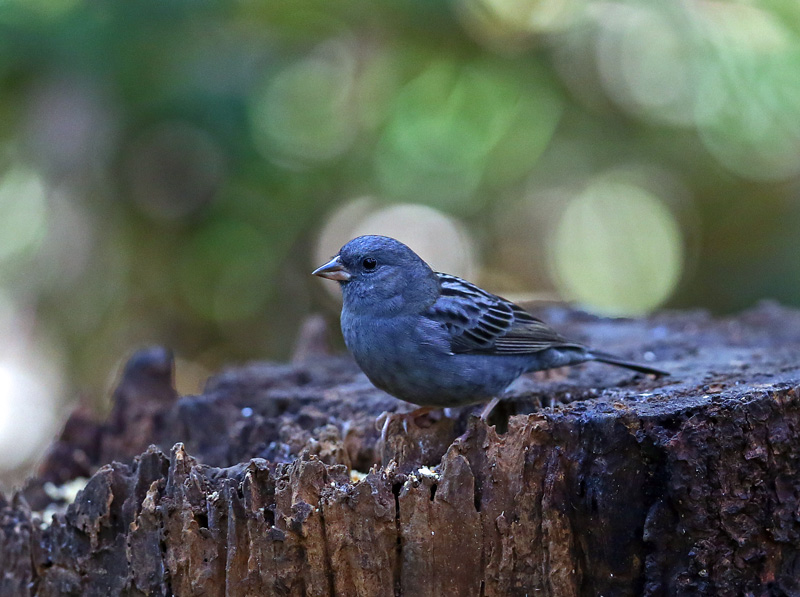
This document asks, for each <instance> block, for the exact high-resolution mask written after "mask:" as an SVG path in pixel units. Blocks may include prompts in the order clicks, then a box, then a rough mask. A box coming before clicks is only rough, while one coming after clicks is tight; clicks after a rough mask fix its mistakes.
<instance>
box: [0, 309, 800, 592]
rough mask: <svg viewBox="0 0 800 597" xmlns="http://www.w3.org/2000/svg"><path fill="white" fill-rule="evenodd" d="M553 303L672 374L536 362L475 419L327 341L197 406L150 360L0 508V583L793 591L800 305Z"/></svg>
mask: <svg viewBox="0 0 800 597" xmlns="http://www.w3.org/2000/svg"><path fill="white" fill-rule="evenodd" d="M544 316H545V317H546V318H547V319H549V320H550V321H552V322H553V323H555V324H557V325H558V327H559V328H560V329H563V330H564V331H565V332H567V333H569V334H570V335H572V336H582V337H583V338H584V339H586V340H587V342H590V343H592V344H595V345H602V346H604V347H605V348H607V349H608V350H613V351H616V352H619V353H622V354H624V355H626V356H631V357H637V358H640V359H641V358H645V357H647V356H649V357H651V358H652V359H654V360H655V361H657V362H658V363H659V365H663V366H665V367H667V368H669V369H671V370H672V371H673V373H674V374H673V376H671V377H670V378H666V379H659V380H655V379H651V378H645V377H642V376H636V375H633V374H631V373H629V372H626V371H621V370H616V369H611V368H604V367H601V366H599V365H586V366H582V367H577V368H574V369H573V370H572V371H570V372H569V374H568V375H566V374H564V373H557V374H556V375H550V376H549V377H548V378H547V379H544V378H535V379H532V380H528V381H526V382H523V383H521V384H519V386H518V387H517V388H516V389H515V390H514V391H513V392H512V393H511V395H510V396H509V399H508V400H506V401H504V403H502V404H501V406H500V407H499V408H498V410H497V411H496V413H495V414H494V415H493V417H492V419H491V420H490V421H489V422H490V424H491V426H487V425H486V424H484V423H482V422H481V421H480V420H478V419H477V418H476V417H474V416H471V415H470V412H471V410H474V409H461V410H457V411H454V412H452V413H449V414H450V416H449V417H432V418H431V417H423V418H417V419H412V418H408V417H402V416H400V415H398V412H402V411H406V410H410V407H409V406H408V405H405V404H404V403H401V402H399V401H396V400H394V399H392V398H391V397H388V396H386V395H385V394H382V393H380V392H379V391H377V390H375V389H373V388H372V387H371V386H370V385H369V383H368V382H367V381H366V380H365V379H364V378H363V376H362V375H360V374H359V372H358V370H357V369H356V368H355V366H354V365H353V363H352V362H351V361H350V360H349V359H347V358H344V357H330V356H324V355H322V354H321V353H320V348H319V343H318V342H316V340H313V339H312V340H311V344H312V345H313V349H311V350H308V349H303V348H302V347H301V348H299V349H298V351H297V353H296V354H298V355H299V357H298V359H297V361H296V362H295V363H293V364H288V365H274V364H254V365H251V366H248V367H244V368H240V369H233V370H230V371H227V372H225V373H223V374H221V375H219V376H217V377H215V378H213V379H212V380H211V381H210V382H209V384H208V387H207V388H206V391H205V392H204V394H203V395H201V396H189V397H178V396H177V395H175V393H174V391H173V390H172V385H171V375H170V372H171V368H172V363H171V358H170V356H169V354H168V353H167V352H165V351H163V350H160V349H152V350H149V351H144V352H142V353H139V354H138V355H136V356H135V357H134V359H132V360H131V361H130V362H129V364H128V366H127V368H126V371H125V373H124V375H123V378H122V379H121V381H120V384H119V386H118V389H117V391H116V393H115V407H114V411H113V415H112V417H110V419H109V421H108V422H95V421H93V420H91V418H90V417H89V416H88V415H87V414H86V413H84V412H77V413H76V414H75V415H74V416H73V418H72V419H71V420H70V422H68V423H67V425H66V427H65V431H64V433H63V435H62V437H61V439H60V441H59V442H57V443H56V444H54V446H53V447H52V449H51V451H50V453H49V456H48V457H47V458H46V459H45V460H44V462H43V465H42V469H41V471H40V474H39V476H38V478H37V479H33V480H32V481H31V482H29V484H28V485H27V486H26V487H25V488H24V489H23V490H22V491H21V492H19V493H17V494H15V495H14V496H12V497H11V498H9V499H2V498H0V595H4V596H5V595H9V596H15V595H115V594H124V595H172V594H174V595H297V596H300V595H387V596H391V595H403V596H415V597H416V596H426V595H430V596H434V595H436V596H440V595H486V596H489V595H553V596H564V595H567V596H568V595H695V594H696V595H729V594H730V595H738V594H753V595H797V594H800V580H799V579H800V522H799V521H800V313H798V312H797V311H792V310H788V309H783V308H780V307H778V306H775V305H771V304H765V305H762V306H760V307H759V308H756V309H754V310H752V311H749V312H746V313H744V314H742V315H741V316H738V317H735V318H731V319H724V320H712V319H711V318H709V317H708V316H706V315H704V314H702V313H683V314H681V313H678V314H664V315H660V316H657V317H654V318H652V319H650V320H646V321H627V320H626V321H608V320H602V319H594V318H591V317H588V316H585V315H581V314H576V313H570V312H567V311H563V310H558V309H553V310H551V311H549V312H548V313H545V314H544ZM647 353H650V354H647ZM384 412H385V413H386V414H383V415H382V413H384ZM176 442H180V443H177V444H176ZM150 443H152V444H155V446H160V447H155V446H153V447H150V448H148V449H147V450H146V451H144V453H142V454H139V453H140V452H141V451H142V449H143V446H146V445H148V444H150ZM173 444H175V445H174V447H173ZM112 458H113V459H117V460H118V462H114V463H111V464H109V460H111V459H112ZM370 469H371V470H370ZM352 470H360V471H364V472H366V471H368V470H369V473H368V474H367V475H366V476H360V475H355V476H354V477H351V471H352ZM90 472H91V473H93V475H92V477H91V478H90V479H89V481H88V483H87V484H86V487H85V488H84V489H83V490H82V492H81V493H80V494H79V495H78V497H77V499H76V500H75V502H74V503H72V504H70V505H68V506H66V508H65V509H64V511H63V512H61V513H59V514H56V516H55V517H54V518H53V521H52V523H50V524H46V523H44V522H42V521H41V520H40V516H39V515H38V514H36V512H40V511H42V510H43V509H44V508H45V507H48V506H49V507H51V508H52V507H53V503H52V502H53V501H54V500H53V498H51V497H50V495H52V494H53V492H52V488H51V487H50V486H46V485H45V483H46V482H50V483H63V482H65V481H67V480H69V479H70V478H72V477H74V476H76V475H79V474H86V473H90ZM48 492H49V493H48Z"/></svg>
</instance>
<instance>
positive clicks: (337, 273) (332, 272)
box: [311, 255, 352, 282]
mask: <svg viewBox="0 0 800 597" xmlns="http://www.w3.org/2000/svg"><path fill="white" fill-rule="evenodd" d="M311 273H312V275H314V276H319V277H320V278H327V279H328V280H336V281H337V282H347V281H348V280H349V279H350V278H351V277H352V275H351V274H350V272H348V271H347V268H346V267H345V266H344V264H343V263H342V260H341V259H339V256H338V255H337V256H336V257H334V258H333V259H331V260H330V261H329V262H328V263H326V264H325V265H323V266H321V267H318V268H317V269H315V270H314V271H313V272H311Z"/></svg>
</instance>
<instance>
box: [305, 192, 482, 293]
mask: <svg viewBox="0 0 800 597" xmlns="http://www.w3.org/2000/svg"><path fill="white" fill-rule="evenodd" d="M364 234H380V235H383V236H390V237H392V238H396V239H397V240H399V241H401V242H404V243H405V244H407V245H408V246H409V247H411V248H412V249H413V250H414V251H415V252H416V253H417V254H418V255H419V256H420V257H422V258H423V259H424V260H425V261H427V262H428V264H430V266H431V267H432V268H434V269H435V270H437V271H443V272H447V273H450V274H454V275H457V276H462V277H465V278H468V279H469V278H472V277H473V276H474V275H475V272H476V271H477V255H476V250H475V243H474V241H473V240H472V238H471V237H470V235H469V233H468V232H467V231H466V230H465V229H464V227H463V226H462V225H461V223H460V222H459V221H458V220H456V219H455V218H453V217H451V216H448V215H446V214H444V213H442V212H441V211H439V210H436V209H434V208H432V207H429V206H426V205H419V204H413V203H405V204H396V205H390V206H388V207H380V206H379V205H378V204H377V202H376V201H374V200H371V199H369V198H363V197H362V198H359V199H356V200H353V201H351V202H348V203H346V204H345V205H343V206H342V207H341V208H339V210H337V212H335V213H334V214H333V215H332V216H331V218H330V219H329V220H328V224H327V225H326V226H325V228H324V229H323V230H322V232H321V233H320V236H319V240H318V242H317V247H316V251H315V252H314V256H315V264H316V265H320V264H322V263H324V262H325V261H327V260H328V259H330V257H331V255H335V254H336V253H337V252H338V251H339V249H340V248H341V247H342V245H344V244H345V243H346V242H347V241H349V240H351V239H353V238H355V237H357V236H361V235H364ZM324 286H325V288H326V289H328V291H330V292H331V293H335V294H338V292H339V291H338V289H337V288H336V286H335V285H334V284H330V283H326V284H325V285H324Z"/></svg>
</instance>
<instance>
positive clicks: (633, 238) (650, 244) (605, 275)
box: [549, 176, 684, 315]
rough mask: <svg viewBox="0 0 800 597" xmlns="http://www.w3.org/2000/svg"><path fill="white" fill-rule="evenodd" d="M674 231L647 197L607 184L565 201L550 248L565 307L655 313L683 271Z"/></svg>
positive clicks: (665, 212) (634, 188)
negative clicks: (574, 304) (575, 305)
mask: <svg viewBox="0 0 800 597" xmlns="http://www.w3.org/2000/svg"><path fill="white" fill-rule="evenodd" d="M683 255H684V246H683V238H682V234H681V231H680V228H679V226H678V223H677V221H676V219H675V217H674V216H673V214H672V213H671V212H670V210H669V208H668V207H667V206H666V205H665V204H664V202H663V201H662V200H661V199H660V198H659V197H658V196H656V195H655V194H653V193H652V192H650V191H648V190H646V189H644V188H642V187H641V186H638V185H636V184H633V183H631V182H629V181H626V180H624V179H618V178H615V177H612V176H606V177H600V178H597V179H595V180H594V181H592V182H591V183H590V184H589V185H588V186H587V187H586V189H585V190H584V191H583V192H582V193H579V194H578V195H576V196H575V197H573V198H572V199H571V200H569V201H568V203H567V205H566V207H565V208H564V211H563V213H562V215H561V218H560V221H559V222H558V225H557V227H556V229H555V232H554V234H553V238H552V241H551V243H550V256H549V266H550V270H551V275H552V277H553V279H554V281H555V283H556V285H557V287H558V289H559V291H560V293H561V294H562V295H563V296H564V297H565V298H567V299H570V300H574V301H577V302H579V303H581V304H583V305H585V306H586V307H587V308H590V309H591V310H593V311H597V312H600V313H605V314H610V315H638V314H644V313H647V312H649V311H652V310H653V309H655V308H656V307H658V306H659V305H661V304H662V303H663V302H664V301H666V300H667V299H668V298H669V297H670V295H671V294H672V292H673V291H674V289H675V287H676V285H677V283H678V281H679V279H680V276H681V271H682V267H683Z"/></svg>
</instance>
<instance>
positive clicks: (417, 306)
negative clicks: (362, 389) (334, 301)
mask: <svg viewBox="0 0 800 597" xmlns="http://www.w3.org/2000/svg"><path fill="white" fill-rule="evenodd" d="M314 274H315V275H318V276H322V277H325V278H329V279H333V280H337V281H338V282H339V283H340V284H341V286H342V294H343V299H344V304H343V306H342V317H341V324H342V333H343V335H344V339H345V344H346V345H347V348H348V349H349V350H350V352H351V353H352V354H353V356H354V357H355V360H356V362H357V363H358V365H359V366H360V367H361V369H362V370H363V371H364V373H365V374H366V375H367V377H368V378H369V379H370V380H371V381H372V383H373V384H375V385H376V386H377V387H379V388H381V389H382V390H384V391H386V392H388V393H389V394H392V395H393V396H396V397H397V398H400V399H402V400H406V401H408V402H413V403H415V404H419V405H422V406H437V407H450V406H461V405H466V404H472V403H478V402H485V401H488V400H490V399H492V398H493V397H496V396H497V395H499V394H500V393H502V392H503V390H505V389H506V388H507V387H508V386H509V385H510V384H511V383H512V382H513V381H514V380H515V379H517V378H518V377H519V376H520V375H522V374H523V373H526V372H531V371H539V370H543V369H551V368H554V367H562V366H565V365H574V364H576V363H582V362H585V361H592V360H595V361H600V362H604V363H608V364H611V365H617V366H621V367H626V368H629V369H633V370H635V371H639V372H643V373H649V374H655V375H663V374H665V373H664V372H663V371H660V370H658V369H654V368H651V367H648V366H646V365H639V364H637V363H631V362H628V361H624V360H622V359H618V358H617V357H615V356H613V355H609V354H606V353H603V352H598V351H593V350H591V349H589V348H587V347H585V346H583V345H581V344H579V343H577V342H572V341H570V340H567V339H566V338H564V337H562V336H561V335H559V334H558V333H557V332H555V331H554V330H552V329H551V328H550V327H548V326H547V325H546V324H545V323H544V322H543V321H541V320H539V319H537V318H536V317H534V316H533V315H531V314H530V313H528V312H527V311H525V310H524V309H522V308H521V307H520V306H518V305H515V304H514V303H512V302H510V301H508V300H506V299H504V298H502V297H499V296H496V295H494V294H491V293H489V292H486V291H485V290H482V289H481V288H478V287H477V286H475V285H474V284H471V283H469V282H467V281H466V280H462V279H461V278H457V277H455V276H451V275H448V274H442V273H437V272H434V271H433V270H432V269H431V268H430V267H429V266H428V264H427V263H425V262H424V261H423V260H422V259H421V258H420V257H419V256H417V254H416V253H414V252H413V251H412V250H411V249H409V248H408V247H407V246H406V245H404V244H403V243H401V242H399V241H397V240H394V239H392V238H388V237H385V236H361V237H358V238H356V239H354V240H352V241H350V242H349V243H347V244H346V245H345V246H344V247H342V249H341V250H340V251H339V254H338V255H337V256H336V257H334V258H333V259H332V260H331V261H330V262H328V263H327V264H325V265H323V266H322V267H320V268H318V269H317V270H315V271H314Z"/></svg>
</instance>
